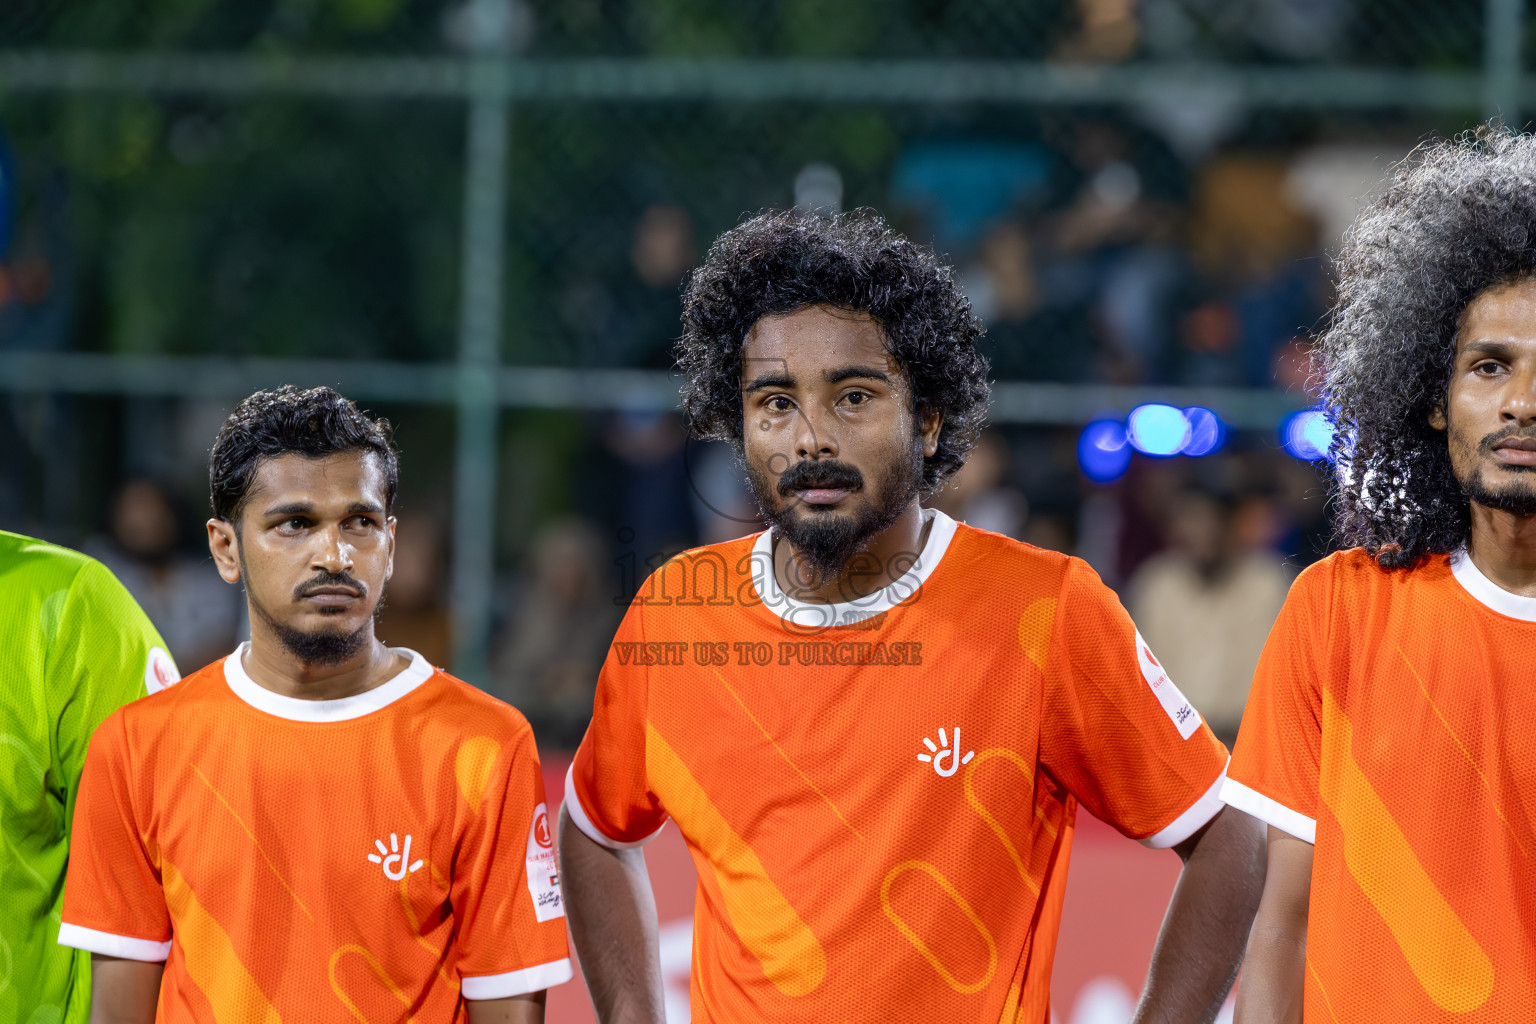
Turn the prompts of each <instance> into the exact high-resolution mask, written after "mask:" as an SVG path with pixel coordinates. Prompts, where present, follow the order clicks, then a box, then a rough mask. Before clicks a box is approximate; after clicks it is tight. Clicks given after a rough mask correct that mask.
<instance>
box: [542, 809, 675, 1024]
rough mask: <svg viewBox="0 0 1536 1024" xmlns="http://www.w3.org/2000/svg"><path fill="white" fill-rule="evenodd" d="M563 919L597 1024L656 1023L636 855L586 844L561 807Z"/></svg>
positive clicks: (656, 975)
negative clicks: (572, 943)
mask: <svg viewBox="0 0 1536 1024" xmlns="http://www.w3.org/2000/svg"><path fill="white" fill-rule="evenodd" d="M560 879H561V889H562V891H563V892H564V895H565V905H566V918H567V920H568V921H569V922H570V926H571V939H572V941H573V942H574V943H575V945H576V955H577V959H578V960H579V961H580V963H581V969H582V974H583V976H584V977H585V978H586V982H587V989H588V991H590V992H591V993H592V1002H593V1004H594V1006H595V1007H596V1008H597V1019H598V1020H599V1021H600V1022H601V1024H663V1022H664V1020H665V1015H664V1010H663V1000H662V987H661V959H660V947H659V940H658V937H657V928H656V900H655V897H654V896H653V895H652V893H651V881H650V876H649V875H647V874H646V871H645V857H644V855H642V854H641V852H640V851H639V850H610V849H608V848H607V847H604V846H599V845H598V844H597V843H594V842H593V841H592V840H590V839H588V838H587V837H586V836H585V835H584V834H583V833H582V831H581V830H580V829H579V828H577V827H576V826H575V825H574V824H573V823H572V822H571V817H570V815H569V814H567V813H566V811H565V808H563V807H562V808H561V809H560Z"/></svg>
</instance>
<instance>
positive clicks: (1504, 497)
mask: <svg viewBox="0 0 1536 1024" xmlns="http://www.w3.org/2000/svg"><path fill="white" fill-rule="evenodd" d="M1509 468H1512V469H1513V468H1519V469H1521V470H1522V471H1524V472H1526V473H1529V472H1530V470H1526V469H1524V467H1509ZM1462 490H1463V491H1465V492H1466V495H1467V498H1468V499H1470V500H1471V501H1472V503H1473V504H1476V505H1481V506H1483V507H1484V508H1491V509H1493V510H1494V511H1496V512H1508V513H1510V514H1511V515H1516V516H1536V490H1532V489H1531V488H1529V487H1505V488H1503V489H1496V488H1494V487H1490V486H1489V485H1488V483H1487V482H1486V481H1485V480H1484V479H1483V471H1482V469H1481V467H1479V468H1478V469H1476V470H1474V471H1473V472H1472V479H1470V480H1468V481H1467V482H1466V483H1464V484H1462Z"/></svg>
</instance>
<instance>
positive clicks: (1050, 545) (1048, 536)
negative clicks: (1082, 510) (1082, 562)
mask: <svg viewBox="0 0 1536 1024" xmlns="http://www.w3.org/2000/svg"><path fill="white" fill-rule="evenodd" d="M1019 539H1020V540H1022V541H1023V542H1024V543H1026V544H1033V545H1034V546H1035V547H1037V548H1045V549H1046V550H1047V551H1060V552H1061V553H1062V554H1064V555H1070V554H1072V552H1073V549H1074V548H1075V547H1076V543H1075V541H1074V540H1073V537H1072V524H1071V521H1070V519H1069V518H1068V517H1067V516H1065V515H1063V514H1062V513H1060V512H1040V511H1032V512H1031V513H1030V516H1029V518H1028V519H1027V520H1025V522H1024V533H1023V535H1022V536H1021V537H1020V538H1019Z"/></svg>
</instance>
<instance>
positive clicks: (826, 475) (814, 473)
mask: <svg viewBox="0 0 1536 1024" xmlns="http://www.w3.org/2000/svg"><path fill="white" fill-rule="evenodd" d="M863 486H864V474H863V473H860V472H859V471H858V470H857V469H855V468H854V467H852V466H850V465H848V464H847V463H846V462H811V461H808V460H807V461H803V462H797V463H795V464H794V465H793V466H790V467H789V468H788V469H786V470H785V471H784V475H783V476H781V477H779V494H780V495H781V496H782V497H786V498H788V497H791V496H793V495H794V493H795V492H796V491H804V490H808V489H810V488H812V487H825V488H846V489H847V490H850V491H857V490H859V489H860V488H862V487H863Z"/></svg>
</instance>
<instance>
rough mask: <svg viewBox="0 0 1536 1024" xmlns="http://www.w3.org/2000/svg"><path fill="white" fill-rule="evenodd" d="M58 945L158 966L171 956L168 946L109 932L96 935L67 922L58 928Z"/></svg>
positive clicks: (168, 944) (90, 930)
mask: <svg viewBox="0 0 1536 1024" xmlns="http://www.w3.org/2000/svg"><path fill="white" fill-rule="evenodd" d="M59 945H61V946H68V947H70V948H71V949H83V950H85V951H86V952H87V953H99V954H101V955H102V956H115V957H119V958H121V959H123V960H142V961H143V962H144V963H147V964H158V963H161V962H163V961H164V960H165V959H166V958H167V957H168V956H170V955H171V944H170V943H169V942H155V941H154V940H153V939H135V938H133V937H132V936H128V935H114V934H113V933H111V932H99V931H97V930H96V929H94V928H82V927H80V926H79V925H77V924H70V923H69V922H68V921H66V922H64V923H63V924H61V925H59Z"/></svg>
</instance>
